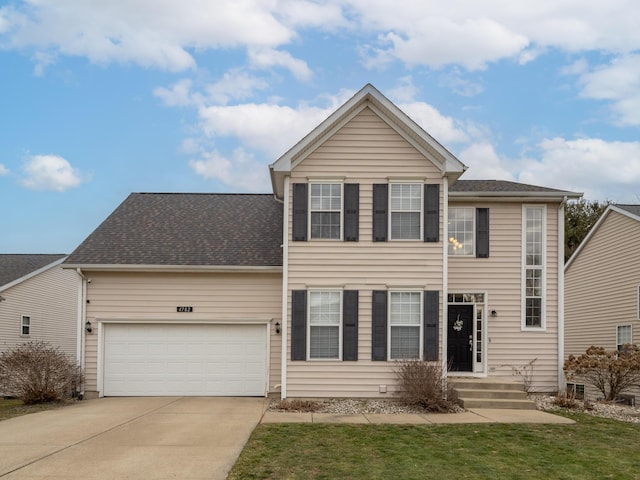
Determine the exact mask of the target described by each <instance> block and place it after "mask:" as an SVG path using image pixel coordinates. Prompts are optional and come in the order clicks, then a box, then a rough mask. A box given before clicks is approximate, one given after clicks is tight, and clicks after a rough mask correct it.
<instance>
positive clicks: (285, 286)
mask: <svg viewBox="0 0 640 480" xmlns="http://www.w3.org/2000/svg"><path fill="white" fill-rule="evenodd" d="M289 179H290V177H289V176H288V175H287V176H286V177H284V207H283V210H284V218H285V221H284V222H282V223H283V225H282V320H281V321H280V322H281V324H282V328H281V329H280V341H281V342H282V345H281V348H280V349H281V351H282V358H281V366H280V377H281V378H280V398H281V399H282V400H284V399H285V398H287V354H288V348H287V345H288V342H287V338H288V337H287V335H288V331H289V329H288V324H287V318H288V308H287V302H288V300H289V222H288V221H287V220H286V219H288V218H289Z"/></svg>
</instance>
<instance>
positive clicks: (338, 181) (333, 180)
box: [307, 178, 344, 242]
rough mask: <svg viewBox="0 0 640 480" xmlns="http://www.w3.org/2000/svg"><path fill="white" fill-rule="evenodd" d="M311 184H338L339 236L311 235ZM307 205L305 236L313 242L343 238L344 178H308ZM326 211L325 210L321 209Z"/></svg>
mask: <svg viewBox="0 0 640 480" xmlns="http://www.w3.org/2000/svg"><path fill="white" fill-rule="evenodd" d="M312 185H340V237H339V238H314V237H312V236H311V228H312V225H311V213H312V212H313V211H314V210H313V209H312V208H311V186H312ZM308 190H309V192H308V198H307V205H309V209H308V210H309V211H308V212H307V215H308V216H309V218H308V221H307V238H308V239H309V240H312V241H314V242H341V241H343V240H344V178H337V179H336V178H326V179H313V180H309V187H308ZM322 211H326V210H322ZM331 211H333V210H331Z"/></svg>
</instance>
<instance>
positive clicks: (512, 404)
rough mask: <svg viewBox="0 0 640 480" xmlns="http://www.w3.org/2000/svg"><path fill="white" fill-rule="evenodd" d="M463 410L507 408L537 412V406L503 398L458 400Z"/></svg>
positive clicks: (527, 402)
mask: <svg viewBox="0 0 640 480" xmlns="http://www.w3.org/2000/svg"><path fill="white" fill-rule="evenodd" d="M458 403H459V404H460V406H461V407H462V408H467V409H468V408H506V409H513V410H536V404H535V403H534V402H532V401H530V400H527V399H524V400H515V399H503V398H492V399H489V398H458Z"/></svg>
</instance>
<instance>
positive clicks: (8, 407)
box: [0, 397, 65, 420]
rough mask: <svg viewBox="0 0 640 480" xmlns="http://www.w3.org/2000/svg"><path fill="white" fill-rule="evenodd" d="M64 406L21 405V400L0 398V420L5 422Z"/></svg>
mask: <svg viewBox="0 0 640 480" xmlns="http://www.w3.org/2000/svg"><path fill="white" fill-rule="evenodd" d="M64 405H65V404H64V403H59V402H52V403H40V404H36V405H25V404H23V403H22V400H17V399H5V398H1V397H0V420H7V419H8V418H13V417H19V416H20V415H26V414H28V413H35V412H41V411H43V410H52V409H54V408H60V407H61V406H64Z"/></svg>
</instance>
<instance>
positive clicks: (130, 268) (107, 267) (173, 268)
mask: <svg viewBox="0 0 640 480" xmlns="http://www.w3.org/2000/svg"><path fill="white" fill-rule="evenodd" d="M62 268H69V269H74V270H75V269H77V268H80V269H82V270H83V271H85V272H88V271H92V272H96V271H100V272H180V273H194V272H212V273H216V272H220V273H244V272H246V273H281V272H282V267H281V266H277V265H276V266H267V267H259V266H244V265H125V264H95V265H94V264H65V265H63V267H62Z"/></svg>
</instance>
